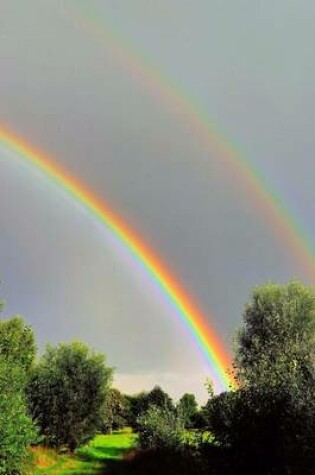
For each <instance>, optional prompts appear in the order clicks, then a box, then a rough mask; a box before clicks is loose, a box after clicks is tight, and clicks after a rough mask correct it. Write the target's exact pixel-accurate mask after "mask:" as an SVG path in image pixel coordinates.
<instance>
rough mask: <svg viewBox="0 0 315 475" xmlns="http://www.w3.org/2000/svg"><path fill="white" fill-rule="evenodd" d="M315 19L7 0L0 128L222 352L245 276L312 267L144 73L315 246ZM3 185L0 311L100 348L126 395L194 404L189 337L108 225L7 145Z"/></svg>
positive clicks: (278, 2)
mask: <svg viewBox="0 0 315 475" xmlns="http://www.w3.org/2000/svg"><path fill="white" fill-rule="evenodd" d="M314 23H315V3H314V2H313V0H299V1H297V0H266V1H258V0H194V1H188V0H159V1H153V0H124V1H123V0H103V1H100V0H89V1H88V2H87V1H86V2H83V1H75V0H64V1H61V0H28V1H27V2H25V1H24V0H1V2H0V60H1V61H0V65H1V74H0V114H1V119H0V120H1V124H3V125H5V126H7V127H9V128H10V129H11V130H12V131H14V132H15V133H16V134H17V135H20V136H21V137H24V138H25V139H26V140H27V141H28V142H29V143H31V144H33V146H34V147H35V148H37V149H38V150H41V151H43V152H47V153H48V154H50V155H51V156H53V157H54V158H55V160H56V162H57V163H60V164H61V165H63V166H64V167H66V168H67V169H68V170H70V171H72V172H73V174H74V175H75V176H78V177H80V179H81V180H82V181H84V182H85V183H86V185H87V186H88V187H90V188H91V189H92V190H93V191H94V192H95V193H96V194H98V195H99V196H100V197H102V198H103V199H104V200H106V202H107V203H109V204H110V206H111V207H112V208H113V209H114V210H115V211H116V212H117V213H118V214H119V215H120V216H121V217H122V218H123V219H125V220H126V221H127V222H128V223H129V224H130V226H131V227H133V228H134V229H135V230H136V231H137V232H138V233H139V235H141V236H142V238H143V240H145V241H146V242H148V243H149V244H150V246H151V247H152V248H153V249H154V250H156V252H157V253H158V254H159V255H160V256H161V257H162V258H163V260H164V262H165V263H167V266H168V267H169V269H171V270H172V272H173V273H174V274H175V275H177V276H178V277H179V280H180V282H181V283H182V284H183V285H184V287H185V288H186V289H187V290H188V291H189V293H190V295H191V296H193V298H195V299H196V300H197V302H198V304H199V305H200V307H201V309H202V310H203V311H204V313H205V315H206V316H207V318H208V321H209V325H210V326H211V327H212V328H214V329H215V331H216V332H217V333H218V334H219V336H220V338H221V339H222V340H223V341H224V344H225V345H226V347H227V348H229V349H230V350H231V346H232V345H231V340H232V336H233V333H234V332H235V330H236V328H237V327H238V326H239V325H240V324H241V321H242V308H243V305H244V303H245V301H246V300H247V299H248V296H249V294H250V290H251V288H252V287H253V286H254V285H256V284H260V283H263V282H265V281H267V280H275V281H277V282H287V281H288V280H289V279H291V278H293V277H298V278H300V279H302V280H303V281H304V282H307V276H306V275H303V273H302V271H301V268H300V266H299V263H298V262H297V261H296V259H295V258H294V257H292V256H291V255H290V251H289V250H288V247H286V244H285V242H279V239H278V237H277V234H276V232H275V231H274V230H273V229H272V228H271V226H270V224H269V223H268V222H267V221H266V219H265V218H264V217H263V216H262V215H261V214H260V213H259V210H258V209H257V207H256V206H255V203H254V202H253V200H252V196H251V195H250V194H249V190H248V188H247V187H246V183H245V182H244V181H243V180H242V179H241V178H240V177H237V176H235V170H234V169H233V170H232V169H229V168H228V167H226V165H224V164H223V163H222V160H221V157H220V156H218V155H217V154H216V153H215V151H214V150H211V147H206V146H205V143H204V142H202V140H201V139H200V136H198V134H197V133H196V131H195V130H194V128H193V127H192V126H191V124H190V123H189V121H187V120H184V119H183V116H182V114H180V113H178V111H176V108H175V107H174V103H173V104H171V102H170V101H169V100H168V99H166V98H165V97H163V95H161V93H158V90H157V89H155V88H154V87H152V84H149V83H148V81H146V80H144V77H143V74H142V75H141V74H139V71H141V68H143V67H144V64H146V65H148V64H149V65H151V66H150V68H151V70H152V71H157V72H158V74H159V75H160V76H161V77H164V78H168V79H165V80H166V82H168V83H169V84H172V85H173V86H174V89H175V90H176V91H178V92H179V91H182V92H181V94H182V95H184V96H185V97H186V98H189V100H190V101H191V102H192V103H193V104H194V105H195V106H196V107H202V108H203V110H204V111H205V112H206V114H207V115H208V117H209V118H210V119H211V120H212V121H213V122H214V123H215V124H216V125H217V127H218V129H220V131H221V132H222V133H223V134H224V135H225V136H226V137H229V139H230V140H231V141H232V142H233V143H235V144H236V145H237V146H238V147H240V149H241V150H243V151H244V155H245V156H246V158H247V160H248V161H249V162H250V163H251V164H252V165H253V166H255V167H258V169H259V170H260V172H261V174H262V176H263V177H264V179H265V181H266V182H267V183H268V186H270V187H271V188H273V189H274V190H276V193H277V194H278V195H279V197H280V198H281V200H282V202H283V203H284V204H285V206H286V207H287V208H288V209H289V210H290V212H291V213H292V215H293V216H294V217H295V219H296V220H297V221H298V222H299V224H300V226H301V227H302V228H303V229H304V232H305V233H306V235H307V237H308V238H309V240H310V241H311V242H313V241H314V236H315V224H314V204H313V203H314V201H315V187H314V175H315V160H314V130H313V129H314V122H315V117H314V115H315V90H314V89H315V61H314V51H313V49H314V44H315V28H314ZM110 35H114V37H115V38H116V39H115V40H113V39H110ZM118 50H120V51H121V54H119V55H118V54H117V51H118ZM131 51H133V52H135V55H134V56H133V65H134V67H131V63H130V54H131V53H130V52H131ZM128 57H129V61H128V60H127V59H126V58H128ZM138 61H140V62H138ZM135 65H137V68H136V67H135ZM146 67H147V66H146ZM156 80H157V81H159V79H158V77H157V76H156ZM0 191H1V196H0V216H1V233H0V278H1V280H2V281H3V285H2V289H1V295H3V296H4V298H5V299H6V300H7V307H6V312H5V314H6V315H12V314H16V313H18V314H22V315H23V316H25V318H26V319H27V320H28V321H29V322H30V323H31V324H32V325H33V326H34V328H35V330H36V334H37V336H38V342H39V345H40V347H43V345H44V344H45V343H46V342H48V341H49V342H53V343H55V342H59V341H63V340H66V341H70V340H73V339H75V338H80V339H83V340H84V341H86V342H87V343H88V344H90V345H91V346H93V347H94V348H96V349H98V350H102V351H105V352H106V354H107V356H108V361H109V363H110V364H111V365H114V366H115V367H116V368H117V384H118V385H119V387H121V388H122V389H123V390H126V391H131V392H132V391H136V390H140V389H142V388H150V387H152V385H153V384H154V383H159V384H161V385H162V386H163V387H165V389H167V390H168V391H170V393H171V394H172V395H173V396H175V397H178V395H180V394H181V393H182V392H184V391H190V392H195V393H196V394H198V396H199V397H200V398H201V399H202V398H204V397H205V390H204V388H203V383H204V380H205V377H206V375H207V373H208V369H207V367H206V365H205V363H204V361H203V360H202V358H201V357H200V354H199V352H198V350H197V349H196V347H195V345H194V343H193V341H192V338H191V336H190V335H189V334H187V331H186V330H185V329H184V328H183V325H182V324H181V323H180V321H179V319H178V316H177V315H176V312H175V311H174V310H173V309H172V308H170V306H169V305H168V303H167V302H166V300H165V299H163V298H162V297H161V296H160V295H159V294H158V293H157V291H156V289H155V288H154V286H153V285H152V284H151V283H150V282H149V280H148V277H147V276H146V275H145V274H143V273H142V272H139V270H138V269H137V268H136V267H135V265H134V264H133V263H132V260H131V258H130V256H128V254H126V253H124V252H122V250H121V248H120V247H119V246H117V244H116V243H115V241H114V240H113V237H112V236H111V235H110V233H109V231H108V230H106V229H103V228H101V226H100V225H99V224H98V223H96V222H95V220H93V218H91V216H89V215H87V214H86V212H84V211H82V210H81V208H80V207H78V206H77V205H76V204H75V203H74V202H73V201H72V200H71V199H69V198H67V197H65V195H64V194H63V193H62V192H60V191H58V190H56V188H54V187H53V186H52V185H51V184H49V182H48V181H46V180H45V179H44V178H41V177H40V176H39V175H38V174H37V173H33V172H31V171H29V170H28V169H24V168H21V167H20V166H19V163H18V162H17V161H16V160H14V157H12V156H11V155H8V153H6V152H4V150H0Z"/></svg>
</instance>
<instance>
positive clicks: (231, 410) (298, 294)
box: [207, 282, 315, 475]
mask: <svg viewBox="0 0 315 475" xmlns="http://www.w3.org/2000/svg"><path fill="white" fill-rule="evenodd" d="M244 323H245V326H244V328H243V329H242V330H241V331H240V332H239V334H238V337H237V348H236V356H235V360H234V367H235V374H236V378H237V380H238V383H239V390H238V391H236V392H234V393H233V392H231V393H223V394H221V395H219V396H216V397H214V398H212V399H210V400H209V402H208V404H207V415H208V420H209V426H210V430H211V431H212V432H213V434H214V437H215V440H216V442H217V443H218V444H219V446H220V447H221V448H224V449H225V451H226V452H225V460H227V459H228V458H229V457H230V461H231V467H232V468H233V470H234V472H233V473H244V471H245V472H246V471H247V472H248V471H250V472H252V473H253V472H255V473H257V474H269V473H270V474H273V473H281V474H299V475H301V474H308V473H312V470H313V467H314V462H315V461H314V452H315V451H314V433H315V373H314V343H315V292H314V290H313V289H310V288H308V287H305V286H303V285H302V284H300V283H298V282H291V283H289V284H288V285H286V286H280V285H275V284H267V285H264V286H260V287H256V288H255V289H254V291H253V294H252V298H251V300H250V302H249V303H247V305H246V306H245V311H244ZM227 455H228V456H227Z"/></svg>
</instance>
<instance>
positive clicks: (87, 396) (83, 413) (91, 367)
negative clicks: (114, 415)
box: [28, 342, 113, 450]
mask: <svg viewBox="0 0 315 475" xmlns="http://www.w3.org/2000/svg"><path fill="white" fill-rule="evenodd" d="M112 372H113V370H112V368H109V367H108V366H107V365H106V363H105V357H104V356H103V355H102V354H100V353H94V352H92V351H90V349H89V348H88V347H87V346H86V345H84V344H83V343H79V342H75V343H71V344H60V345H58V346H56V347H52V346H48V347H47V348H46V352H45V354H44V355H43V356H42V358H41V359H40V361H39V362H38V365H37V367H36V368H35V369H34V371H33V375H32V378H31V382H30V384H29V387H28V395H29V401H30V408H31V412H32V415H33V418H34V419H35V420H36V422H37V424H38V426H39V428H40V430H41V433H42V435H43V436H44V442H45V443H46V444H47V445H51V446H55V447H60V446H61V445H67V446H68V447H69V448H70V449H71V450H74V449H75V448H76V447H77V445H78V444H80V443H81V442H83V441H85V440H88V439H89V438H90V437H92V436H93V435H94V434H95V432H96V430H97V429H98V428H100V425H101V421H102V411H103V407H104V403H105V400H106V397H107V395H108V391H109V387H110V384H111V381H112Z"/></svg>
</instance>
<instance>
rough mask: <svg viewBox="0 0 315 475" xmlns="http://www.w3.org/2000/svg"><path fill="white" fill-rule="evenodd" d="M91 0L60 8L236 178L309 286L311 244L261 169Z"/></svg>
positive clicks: (314, 262) (314, 256)
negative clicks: (110, 24)
mask: <svg viewBox="0 0 315 475" xmlns="http://www.w3.org/2000/svg"><path fill="white" fill-rule="evenodd" d="M91 5H92V4H91V3H88V2H82V1H79V0H78V1H77V2H76V4H75V7H69V8H68V7H67V9H65V10H64V12H67V11H68V13H69V15H70V16H71V17H72V18H74V19H75V20H76V22H77V24H78V25H80V26H81V27H82V28H83V29H84V30H85V31H87V32H88V33H89V35H92V36H94V37H95V38H97V39H99V40H101V41H103V43H104V46H105V47H106V50H107V51H108V52H109V53H110V54H111V55H112V57H113V58H114V59H115V61H116V62H117V63H119V64H120V65H121V66H122V67H123V68H124V69H125V70H126V71H127V72H128V73H129V74H130V75H131V76H132V77H134V78H136V79H137V80H138V81H140V82H141V83H142V84H143V85H144V87H145V88H146V90H148V91H150V92H151V93H152V94H153V95H154V96H156V97H157V98H158V100H159V103H161V101H162V102H164V104H165V106H166V107H167V109H168V110H170V111H171V112H172V113H174V115H175V117H176V118H177V117H179V118H180V120H182V121H184V122H186V123H187V124H188V125H189V126H190V129H191V131H192V133H193V134H195V136H197V137H199V138H201V140H202V141H203V143H204V144H205V145H206V147H207V148H208V150H209V151H210V152H211V153H212V154H214V155H215V156H216V157H217V158H218V159H220V160H221V161H222V163H223V164H224V166H225V167H226V169H227V170H228V171H229V172H230V173H233V174H234V175H235V176H236V177H238V178H239V180H240V182H241V183H243V184H244V185H245V186H246V188H247V191H248V199H249V200H251V202H252V203H254V204H255V206H256V208H257V209H258V211H259V213H260V214H261V215H262V216H263V218H264V219H265V220H266V221H267V223H268V225H269V227H270V229H271V230H272V232H273V234H274V235H275V236H277V238H278V240H279V243H280V244H281V246H282V247H284V248H285V249H286V250H287V253H288V255H289V257H290V258H293V259H294V262H295V264H296V266H297V268H299V269H300V271H301V272H302V273H303V275H305V277H307V278H308V280H309V281H310V283H311V284H313V285H315V252H314V243H313V242H311V239H310V237H309V236H307V233H306V232H305V230H304V229H303V227H302V226H301V224H300V223H299V222H298V221H297V219H296V218H295V217H294V216H293V215H292V213H291V212H290V210H289V209H288V207H287V206H286V205H285V203H284V202H283V201H282V200H281V197H280V195H279V193H277V192H276V191H275V190H274V189H272V188H271V187H270V185H269V184H268V182H267V181H266V180H265V179H264V177H263V175H262V173H261V171H260V170H259V169H258V168H257V167H255V166H253V164H252V163H250V161H249V160H248V159H247V158H246V155H245V154H244V153H243V152H242V151H241V150H240V149H239V147H238V146H237V145H236V144H235V143H233V141H232V140H231V139H230V138H228V137H227V136H226V134H224V133H223V132H222V131H221V130H220V128H218V125H217V124H216V122H215V121H214V120H213V119H211V118H210V117H209V114H208V113H207V111H205V110H203V109H202V107H201V106H199V105H198V104H197V103H195V101H194V100H192V99H191V98H190V97H189V95H188V94H187V93H186V92H185V91H182V90H181V88H180V87H179V86H178V85H177V84H176V83H174V81H173V80H172V79H171V78H170V77H169V76H168V75H167V74H166V73H165V72H163V71H162V69H161V68H158V67H157V65H155V64H153V63H152V61H150V60H149V59H148V58H147V57H145V56H144V55H143V54H141V53H140V52H139V51H136V50H135V49H134V48H133V47H132V41H131V39H130V38H124V37H123V35H122V34H121V32H118V31H116V30H114V29H113V28H110V27H109V26H108V25H107V24H106V22H105V19H104V18H103V17H104V15H103V17H102V14H101V12H96V11H93V9H92V6H91Z"/></svg>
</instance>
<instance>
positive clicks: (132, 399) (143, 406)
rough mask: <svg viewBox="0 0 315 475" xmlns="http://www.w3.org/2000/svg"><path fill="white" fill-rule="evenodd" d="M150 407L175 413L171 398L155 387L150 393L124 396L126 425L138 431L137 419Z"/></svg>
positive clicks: (143, 392) (158, 387)
mask: <svg viewBox="0 0 315 475" xmlns="http://www.w3.org/2000/svg"><path fill="white" fill-rule="evenodd" d="M152 406H155V407H159V408H161V409H166V411H171V412H174V411H175V406H174V403H173V401H172V399H171V397H170V396H169V395H168V394H167V393H166V392H165V391H163V389H161V388H160V386H155V387H154V388H153V389H151V391H149V392H145V391H142V392H141V393H138V394H134V395H132V396H129V395H128V396H126V418H127V421H128V425H130V426H131V427H132V428H133V429H135V430H138V419H139V417H141V415H143V414H145V413H146V412H147V411H148V409H149V408H150V407H152Z"/></svg>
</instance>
